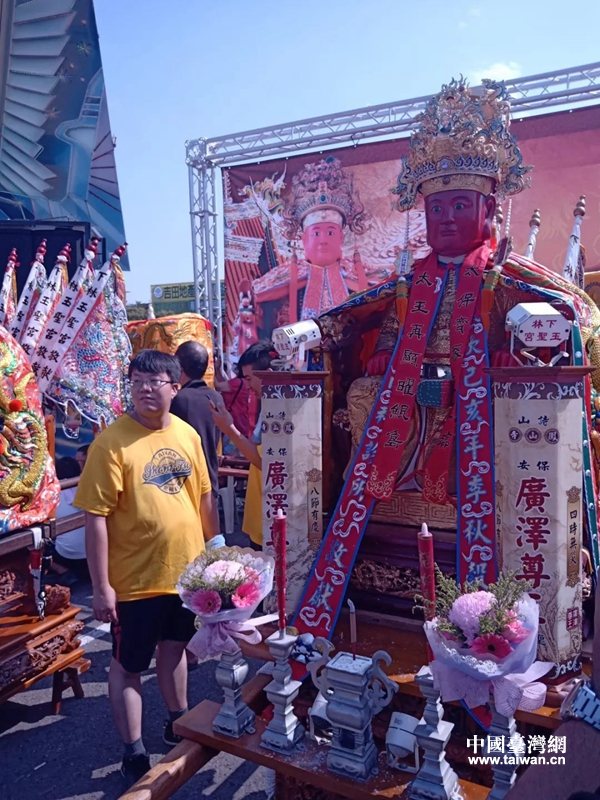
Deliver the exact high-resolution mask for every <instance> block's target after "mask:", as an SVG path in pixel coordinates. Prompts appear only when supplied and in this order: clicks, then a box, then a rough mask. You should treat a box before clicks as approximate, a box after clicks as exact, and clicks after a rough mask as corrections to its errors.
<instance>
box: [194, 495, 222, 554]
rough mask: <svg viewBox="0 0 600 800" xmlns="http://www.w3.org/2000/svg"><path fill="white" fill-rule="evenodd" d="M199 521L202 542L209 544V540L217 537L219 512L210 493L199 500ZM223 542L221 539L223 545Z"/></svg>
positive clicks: (218, 532)
mask: <svg viewBox="0 0 600 800" xmlns="http://www.w3.org/2000/svg"><path fill="white" fill-rule="evenodd" d="M200 519H201V520H202V533H203V534H204V541H205V542H207V543H208V542H210V540H211V539H214V538H215V537H217V536H219V534H220V532H221V531H220V524H219V512H218V510H217V504H216V503H215V498H214V495H213V493H212V492H206V493H205V494H203V495H202V497H201V498H200ZM224 543H225V540H224V539H223V544H224Z"/></svg>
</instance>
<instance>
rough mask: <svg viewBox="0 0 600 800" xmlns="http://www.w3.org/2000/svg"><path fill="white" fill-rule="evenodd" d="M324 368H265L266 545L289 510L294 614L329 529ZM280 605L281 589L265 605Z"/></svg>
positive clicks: (268, 546)
mask: <svg viewBox="0 0 600 800" xmlns="http://www.w3.org/2000/svg"><path fill="white" fill-rule="evenodd" d="M320 379H321V378H320V374H315V373H310V372H301V373H297V372H280V373H278V372H269V373H262V382H263V395H262V410H261V416H262V462H263V467H262V479H263V549H264V550H265V552H267V553H269V555H274V547H273V536H272V525H273V518H274V517H275V515H276V513H277V509H278V508H280V509H281V510H282V511H283V512H284V513H285V514H286V516H287V600H286V607H287V612H288V614H291V613H293V612H294V610H295V608H296V606H297V605H298V601H299V600H300V596H301V594H302V591H303V589H304V584H305V583H306V579H307V578H308V575H309V573H310V570H311V568H312V565H313V561H314V557H315V554H316V552H317V550H318V548H319V547H320V545H321V538H322V535H323V507H322V472H321V464H322V434H321V430H322V426H321V402H322V401H321V396H322V386H321V383H320ZM274 609H275V594H274V593H273V594H272V596H271V597H269V598H267V600H266V601H265V610H266V611H268V612H270V611H273V610H274Z"/></svg>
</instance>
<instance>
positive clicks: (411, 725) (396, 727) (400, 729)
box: [385, 711, 420, 773]
mask: <svg viewBox="0 0 600 800" xmlns="http://www.w3.org/2000/svg"><path fill="white" fill-rule="evenodd" d="M418 724H419V720H418V719H417V718H416V717H411V716H410V714H402V713H400V712H399V711H394V713H393V714H392V719H391V721H390V727H389V728H388V731H387V734H386V736H385V749H386V752H387V763H388V766H389V767H393V768H394V769H399V770H402V772H411V773H417V772H418V771H419V769H420V762H419V746H418V744H417V737H416V736H415V735H414V730H415V728H416V727H417V725H418ZM410 755H413V756H414V759H415V763H414V764H412V765H411V764H402V763H401V762H400V759H403V758H408V757H409V756H410Z"/></svg>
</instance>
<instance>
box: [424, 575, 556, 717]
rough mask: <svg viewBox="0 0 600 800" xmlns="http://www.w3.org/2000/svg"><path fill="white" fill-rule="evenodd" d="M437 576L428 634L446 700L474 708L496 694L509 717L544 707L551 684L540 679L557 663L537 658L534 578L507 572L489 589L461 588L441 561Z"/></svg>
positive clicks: (435, 672) (436, 679)
mask: <svg viewBox="0 0 600 800" xmlns="http://www.w3.org/2000/svg"><path fill="white" fill-rule="evenodd" d="M436 576H437V592H436V607H435V617H434V618H433V619H432V620H431V621H430V622H426V623H425V634H426V636H427V640H428V642H429V645H430V647H431V650H432V652H433V655H434V660H433V661H432V662H431V664H430V665H429V666H430V669H431V672H432V674H433V678H434V682H435V686H436V687H437V688H439V689H440V691H441V695H442V700H444V701H452V700H464V702H465V703H466V704H467V705H468V706H469V707H470V708H475V707H476V706H481V705H485V704H486V703H487V702H488V701H489V698H490V694H491V695H493V697H494V701H495V704H496V708H497V710H498V711H499V712H500V713H501V714H504V715H505V716H509V717H510V716H512V715H513V714H514V712H515V711H516V709H517V708H523V709H525V710H528V711H534V710H536V709H537V708H541V706H542V705H543V704H544V700H545V698H546V687H545V686H544V685H543V684H541V683H538V682H537V681H538V679H539V678H541V677H542V676H543V675H545V674H546V673H547V672H548V671H549V670H550V669H551V667H552V665H551V664H545V663H542V662H536V661H535V658H536V652H537V640H538V626H539V609H538V606H537V603H536V602H535V601H534V600H533V599H532V598H531V597H529V595H528V594H526V592H527V590H528V589H529V588H530V587H529V584H526V583H523V582H521V581H517V580H515V577H514V575H507V576H501V577H500V578H499V580H498V582H497V583H496V584H491V585H490V586H487V587H486V588H485V589H483V588H479V586H478V585H468V584H465V586H464V587H462V589H461V587H460V586H457V585H456V583H455V582H454V581H453V580H452V579H451V578H446V577H444V576H443V575H442V573H441V572H440V570H439V569H438V568H437V567H436Z"/></svg>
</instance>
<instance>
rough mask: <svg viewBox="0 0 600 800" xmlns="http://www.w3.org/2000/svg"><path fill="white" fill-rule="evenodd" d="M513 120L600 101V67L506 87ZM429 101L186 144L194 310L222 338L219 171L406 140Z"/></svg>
mask: <svg viewBox="0 0 600 800" xmlns="http://www.w3.org/2000/svg"><path fill="white" fill-rule="evenodd" d="M505 84H506V87H507V89H508V91H509V93H510V95H511V108H512V113H513V116H514V117H515V118H520V117H524V116H530V115H532V114H535V113H541V112H546V111H549V110H551V109H555V108H558V107H560V106H566V105H568V106H570V107H573V108H575V107H580V106H584V105H590V104H592V103H594V102H598V101H600V62H596V63H594V64H586V65H584V66H580V67H571V68H569V69H563V70H557V71H556V72H546V73H543V74H539V75H531V76H529V77H525V78H517V79H515V80H509V81H505ZM429 97H430V95H428V96H426V97H416V98H413V99H411V100H403V101H400V102H397V103H386V104H383V105H378V106H367V107H366V108H358V109H354V110H353V111H345V112H341V113H337V114H330V115H328V116H324V117H313V118H311V119H304V120H299V121H297V122H290V123H286V124H284V125H276V126H273V127H271V128H257V129H255V130H250V131H244V132H242V133H235V134H231V135H228V136H217V137H214V138H212V139H205V138H200V139H192V140H190V141H187V142H186V163H187V165H188V170H189V185H190V219H191V228H192V253H193V266H194V284H195V287H196V310H197V311H198V312H199V313H201V314H203V315H204V316H206V317H207V318H208V319H209V320H210V321H211V323H212V324H213V325H214V327H215V331H216V332H217V335H218V338H219V340H221V339H222V325H221V319H222V310H221V292H220V283H219V266H220V265H219V261H218V246H217V244H218V227H219V213H218V211H217V197H218V196H219V197H220V192H221V184H220V172H221V169H220V168H221V167H225V166H231V165H233V164H243V163H248V162H254V161H260V160H262V159H272V158H277V157H281V156H286V155H288V156H289V155H291V154H299V153H302V152H307V151H308V152H310V151H312V150H322V149H324V148H330V147H342V146H344V145H355V146H356V145H358V144H362V143H365V142H368V141H374V140H382V139H389V138H393V137H398V136H399V135H402V134H406V135H408V134H409V133H410V132H411V131H412V129H413V127H414V120H415V117H416V116H417V115H418V114H420V113H421V112H422V111H423V110H424V108H425V104H426V103H427V101H428V100H429Z"/></svg>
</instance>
